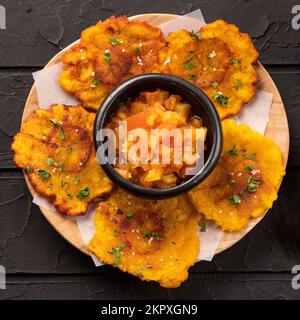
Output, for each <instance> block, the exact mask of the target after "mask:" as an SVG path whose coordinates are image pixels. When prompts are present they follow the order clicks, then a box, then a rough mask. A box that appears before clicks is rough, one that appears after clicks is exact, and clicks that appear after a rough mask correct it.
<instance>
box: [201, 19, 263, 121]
mask: <svg viewBox="0 0 300 320" xmlns="http://www.w3.org/2000/svg"><path fill="white" fill-rule="evenodd" d="M200 33H201V35H202V37H203V39H204V41H206V40H208V39H220V40H222V41H224V42H225V43H226V44H227V46H228V47H229V49H230V52H231V55H232V57H231V60H230V65H229V68H228V69H227V71H226V75H225V77H224V78H223V80H222V81H221V82H217V83H215V84H214V85H213V86H211V87H209V88H204V91H205V93H206V94H207V95H208V96H209V97H210V98H211V100H212V101H213V102H214V104H215V106H216V108H217V110H218V112H219V115H220V117H221V119H225V118H227V117H229V116H233V115H236V114H238V113H239V112H240V111H241V109H242V107H243V106H244V105H245V104H246V103H247V102H249V101H250V100H251V99H252V98H253V96H254V95H255V92H256V84H257V82H258V74H257V72H256V71H255V69H254V67H253V64H254V63H256V62H257V59H258V56H259V53H258V52H257V50H256V49H255V46H254V44H253V42H252V39H251V37H250V36H249V35H248V34H246V33H242V32H240V30H239V29H238V28H237V27H236V26H235V25H233V24H228V23H227V22H225V21H223V20H216V21H215V22H213V23H209V24H207V25H205V26H203V27H202V28H201V29H200Z"/></svg>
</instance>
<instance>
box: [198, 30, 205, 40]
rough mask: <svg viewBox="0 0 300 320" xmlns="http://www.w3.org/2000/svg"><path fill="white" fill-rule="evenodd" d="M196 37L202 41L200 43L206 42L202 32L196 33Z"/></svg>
mask: <svg viewBox="0 0 300 320" xmlns="http://www.w3.org/2000/svg"><path fill="white" fill-rule="evenodd" d="M196 36H197V38H198V39H199V40H200V41H204V38H203V35H202V32H200V31H199V32H197V33H196Z"/></svg>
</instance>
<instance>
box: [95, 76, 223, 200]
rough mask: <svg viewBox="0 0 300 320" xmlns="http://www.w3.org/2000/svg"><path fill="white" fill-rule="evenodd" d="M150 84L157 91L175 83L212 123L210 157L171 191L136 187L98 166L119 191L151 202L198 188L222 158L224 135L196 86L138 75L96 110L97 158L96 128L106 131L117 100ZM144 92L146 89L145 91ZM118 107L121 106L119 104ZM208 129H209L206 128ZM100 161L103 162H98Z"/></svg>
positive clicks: (211, 107)
mask: <svg viewBox="0 0 300 320" xmlns="http://www.w3.org/2000/svg"><path fill="white" fill-rule="evenodd" d="M150 81H157V82H158V85H157V88H159V82H160V83H164V84H167V83H169V84H170V83H172V82H173V83H176V85H177V86H180V87H182V88H183V89H184V90H186V91H187V92H189V93H188V94H191V95H194V96H196V98H197V99H198V100H199V101H201V103H202V104H203V106H204V107H205V108H206V111H207V113H208V115H209V118H210V120H211V128H210V130H212V131H213V134H212V137H213V139H212V146H211V151H210V153H209V156H208V158H207V160H206V162H205V164H204V166H203V167H202V168H201V169H200V170H199V171H198V172H197V173H196V174H195V175H193V176H192V177H191V178H189V179H188V180H186V181H184V182H182V183H180V184H179V185H176V186H175V187H171V188H164V189H159V188H148V187H143V186H141V185H139V184H136V183H134V182H131V181H129V180H126V179H125V178H123V177H122V176H121V175H120V174H119V173H117V171H116V170H115V168H114V166H113V165H111V164H109V163H107V162H106V163H102V164H100V163H99V161H98V163H99V165H100V166H101V167H102V169H103V171H104V172H105V174H106V175H107V176H108V178H109V179H110V180H111V181H112V182H113V183H114V184H116V185H117V186H119V187H120V188H122V189H124V190H126V191H128V192H130V193H131V194H134V195H136V196H139V197H144V198H154V199H164V198H170V197H175V196H179V195H180V194H183V193H186V192H188V191H190V190H191V189H193V188H194V187H195V186H197V185H198V184H199V183H200V182H202V181H203V180H205V179H206V178H207V176H208V175H209V174H210V173H211V171H212V170H213V169H214V168H215V166H216V164H217V163H218V160H219V158H220V156H221V152H222V146H223V136H222V126H221V120H220V117H219V114H218V112H217V110H216V108H215V106H214V105H213V103H212V101H211V100H210V99H209V97H208V96H207V95H206V94H205V93H204V92H203V91H202V90H201V89H199V88H198V87H196V86H194V85H193V84H192V83H190V82H188V81H186V80H184V79H182V78H179V77H177V76H173V75H167V74H160V73H151V74H143V75H140V76H135V77H133V78H130V79H129V80H127V81H125V82H123V83H122V84H120V85H119V86H118V87H116V88H115V89H114V90H113V91H112V92H111V93H110V94H109V95H108V96H107V97H106V98H105V100H104V101H103V102H102V104H101V107H100V108H99V109H98V111H97V113H96V117H95V121H94V130H93V139H94V148H95V151H96V155H97V156H98V152H97V151H98V148H102V144H101V142H99V141H98V140H97V132H98V130H99V129H103V128H105V125H106V124H107V122H108V121H109V119H110V118H111V117H112V114H113V113H115V108H116V105H115V104H116V102H117V101H118V97H119V96H120V95H123V94H124V93H125V92H126V91H127V90H131V89H132V88H134V87H135V86H139V85H141V84H143V83H145V85H147V82H150ZM145 90H147V89H145ZM118 106H120V104H119V103H118ZM208 130H209V129H208ZM103 154H104V153H103V152H100V158H101V160H104V158H105V159H106V157H105V156H104V155H103ZM103 157H104V158H103ZM101 162H103V161H101Z"/></svg>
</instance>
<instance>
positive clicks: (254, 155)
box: [243, 153, 256, 160]
mask: <svg viewBox="0 0 300 320" xmlns="http://www.w3.org/2000/svg"><path fill="white" fill-rule="evenodd" d="M243 158H245V159H248V160H253V159H256V153H251V154H243Z"/></svg>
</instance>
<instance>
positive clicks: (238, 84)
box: [234, 79, 244, 90]
mask: <svg viewBox="0 0 300 320" xmlns="http://www.w3.org/2000/svg"><path fill="white" fill-rule="evenodd" d="M243 86H244V84H243V82H242V80H239V79H238V80H236V84H235V86H234V87H235V90H239V89H242V88H243Z"/></svg>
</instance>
